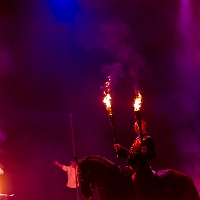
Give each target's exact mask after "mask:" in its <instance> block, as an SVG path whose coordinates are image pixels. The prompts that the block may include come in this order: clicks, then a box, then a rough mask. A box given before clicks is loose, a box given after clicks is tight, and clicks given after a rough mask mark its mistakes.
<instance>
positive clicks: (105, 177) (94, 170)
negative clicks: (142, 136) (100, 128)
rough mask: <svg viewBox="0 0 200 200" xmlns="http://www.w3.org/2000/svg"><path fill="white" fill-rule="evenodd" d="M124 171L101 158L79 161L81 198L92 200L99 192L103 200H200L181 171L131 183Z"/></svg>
mask: <svg viewBox="0 0 200 200" xmlns="http://www.w3.org/2000/svg"><path fill="white" fill-rule="evenodd" d="M124 169H125V168H120V167H119V166H117V165H116V164H114V163H112V162H111V161H109V160H107V159H106V158H103V157H99V156H87V157H84V158H82V159H80V160H79V161H78V178H79V182H80V187H81V194H82V196H83V197H84V198H87V199H89V198H91V197H92V196H93V192H95V191H97V192H98V193H99V197H100V200H200V198H199V194H198V191H197V189H196V187H195V186H194V183H193V181H192V179H191V178H190V177H188V176H187V175H185V174H183V173H181V172H179V171H176V170H172V169H166V170H162V171H159V172H157V175H153V174H152V176H151V177H150V176H149V177H148V176H145V179H144V178H142V176H140V175H139V174H138V176H137V177H138V178H136V179H138V180H135V181H132V179H131V176H130V175H126V173H125V171H126V170H124ZM141 174H142V173H141Z"/></svg>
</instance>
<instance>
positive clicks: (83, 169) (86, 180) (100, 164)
mask: <svg viewBox="0 0 200 200" xmlns="http://www.w3.org/2000/svg"><path fill="white" fill-rule="evenodd" d="M119 173H120V168H119V167H118V166H117V165H116V164H114V163H112V162H111V161H109V160H107V159H106V158H102V157H99V156H87V157H85V158H82V159H81V160H79V162H78V179H79V184H80V187H81V194H82V196H83V197H84V198H88V199H89V198H91V197H92V196H93V192H94V191H95V190H96V189H98V190H99V195H101V192H102V190H103V188H105V185H106V186H108V185H109V183H110V184H112V181H114V179H115V178H116V175H117V174H119ZM100 190H101V192H100Z"/></svg>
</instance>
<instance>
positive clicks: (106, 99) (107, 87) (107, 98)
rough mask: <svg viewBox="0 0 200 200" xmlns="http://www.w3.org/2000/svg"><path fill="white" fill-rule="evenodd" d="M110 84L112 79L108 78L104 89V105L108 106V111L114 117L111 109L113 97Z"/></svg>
mask: <svg viewBox="0 0 200 200" xmlns="http://www.w3.org/2000/svg"><path fill="white" fill-rule="evenodd" d="M110 84H111V77H110V76H108V81H107V82H105V84H104V86H103V87H102V89H103V95H104V98H103V103H104V104H105V105H106V110H107V111H108V114H109V115H112V108H111V99H112V98H111V95H110Z"/></svg>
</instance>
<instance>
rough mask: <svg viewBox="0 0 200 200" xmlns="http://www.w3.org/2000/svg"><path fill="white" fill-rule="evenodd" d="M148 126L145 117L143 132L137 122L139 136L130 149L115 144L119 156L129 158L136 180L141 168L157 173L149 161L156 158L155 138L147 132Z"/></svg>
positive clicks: (142, 124)
mask: <svg viewBox="0 0 200 200" xmlns="http://www.w3.org/2000/svg"><path fill="white" fill-rule="evenodd" d="M146 128H147V124H146V122H145V121H144V120H143V119H141V132H140V128H139V125H138V123H137V122H135V124H134V129H135V132H136V133H137V135H138V136H137V138H136V139H135V140H134V141H133V143H132V146H131V147H130V149H126V148H124V147H122V146H121V145H120V144H114V148H115V149H117V154H118V156H121V157H124V158H127V160H128V166H129V169H130V170H131V174H132V179H133V180H135V178H136V175H137V172H138V171H139V169H143V170H145V171H146V172H151V174H152V172H153V173H154V174H155V171H153V170H151V167H150V165H149V162H150V161H152V160H154V159H155V158H156V153H155V150H154V146H155V145H154V141H153V139H152V138H151V137H150V136H149V134H148V133H147V132H146ZM141 136H142V139H141Z"/></svg>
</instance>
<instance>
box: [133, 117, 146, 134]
mask: <svg viewBox="0 0 200 200" xmlns="http://www.w3.org/2000/svg"><path fill="white" fill-rule="evenodd" d="M134 129H135V132H136V133H137V134H138V135H139V134H140V129H139V126H138V123H137V122H135V124H134ZM141 129H142V133H146V129H147V124H146V122H145V121H144V120H143V119H142V120H141Z"/></svg>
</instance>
